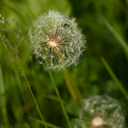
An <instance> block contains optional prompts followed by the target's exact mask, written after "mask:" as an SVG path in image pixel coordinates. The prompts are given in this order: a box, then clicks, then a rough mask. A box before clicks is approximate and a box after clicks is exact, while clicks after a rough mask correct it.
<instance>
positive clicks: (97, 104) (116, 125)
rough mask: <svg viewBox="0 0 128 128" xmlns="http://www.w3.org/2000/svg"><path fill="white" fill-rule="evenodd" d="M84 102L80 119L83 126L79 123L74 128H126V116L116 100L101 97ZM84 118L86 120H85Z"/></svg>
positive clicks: (105, 96)
mask: <svg viewBox="0 0 128 128" xmlns="http://www.w3.org/2000/svg"><path fill="white" fill-rule="evenodd" d="M82 102H83V108H82V112H81V114H80V118H81V120H82V121H83V123H82V126H80V123H79V124H78V126H77V125H75V126H74V128H80V127H82V128H122V127H123V126H124V115H123V112H122V109H121V106H120V105H119V102H118V101H117V100H116V99H113V98H111V97H109V96H107V95H101V96H95V97H91V98H88V99H85V100H83V101H82ZM84 116H85V119H86V120H84ZM83 125H84V126H83Z"/></svg>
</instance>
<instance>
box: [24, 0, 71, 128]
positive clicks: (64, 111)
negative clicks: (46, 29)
mask: <svg viewBox="0 0 128 128" xmlns="http://www.w3.org/2000/svg"><path fill="white" fill-rule="evenodd" d="M23 1H24V3H25V5H26V6H27V7H28V9H29V12H30V13H31V14H32V15H33V17H34V19H35V20H36V17H35V16H34V14H33V13H32V11H31V9H30V8H29V6H28V3H27V2H26V0H23ZM42 52H43V51H42ZM43 54H44V53H43ZM45 63H46V64H47V62H46V61H45ZM48 73H49V75H50V78H51V81H52V83H53V86H54V89H55V91H56V94H57V96H58V98H59V101H60V105H61V107H62V110H63V113H64V116H65V119H66V121H67V123H68V126H69V128H71V124H70V120H69V117H68V114H67V112H66V110H65V107H64V105H63V102H62V99H61V96H60V93H59V91H58V89H57V87H56V84H55V82H54V79H53V76H52V73H51V71H48ZM26 80H27V79H26ZM27 83H28V82H27ZM28 85H29V84H28ZM29 89H30V88H29ZM30 90H31V89H30ZM31 92H32V90H31ZM32 94H33V93H32ZM33 96H34V95H33ZM34 99H35V98H34ZM35 101H36V100H35ZM37 106H38V104H37ZM39 112H40V109H39Z"/></svg>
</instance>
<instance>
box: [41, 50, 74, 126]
mask: <svg viewBox="0 0 128 128" xmlns="http://www.w3.org/2000/svg"><path fill="white" fill-rule="evenodd" d="M42 54H43V55H44V51H43V50H42ZM45 63H46V65H47V61H46V60H45ZM48 73H49V76H50V78H51V81H52V84H53V86H54V89H55V92H56V94H57V96H58V99H59V102H60V105H61V108H62V111H63V113H64V116H65V119H66V121H67V123H68V127H69V128H71V124H70V120H69V117H68V114H67V112H66V110H65V107H64V104H63V102H62V99H61V96H60V93H59V91H58V88H57V86H56V84H55V82H54V79H53V75H52V73H51V71H50V70H48Z"/></svg>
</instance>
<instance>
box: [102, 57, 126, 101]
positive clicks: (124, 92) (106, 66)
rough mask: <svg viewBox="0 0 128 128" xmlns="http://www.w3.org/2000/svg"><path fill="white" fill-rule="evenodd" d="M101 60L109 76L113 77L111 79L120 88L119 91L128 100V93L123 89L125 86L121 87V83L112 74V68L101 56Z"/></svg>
mask: <svg viewBox="0 0 128 128" xmlns="http://www.w3.org/2000/svg"><path fill="white" fill-rule="evenodd" d="M101 60H102V62H103V64H104V66H105V68H106V69H107V71H108V73H109V74H110V76H111V77H112V78H113V80H114V81H115V83H116V85H117V86H118V88H119V89H120V91H121V92H122V93H123V94H124V96H125V98H126V99H127V100H128V93H127V91H126V90H125V88H124V87H123V85H122V84H121V83H120V81H119V80H118V79H117V77H116V75H115V74H114V72H113V71H112V69H111V68H110V66H109V65H108V63H107V62H106V60H105V59H104V58H103V57H102V58H101Z"/></svg>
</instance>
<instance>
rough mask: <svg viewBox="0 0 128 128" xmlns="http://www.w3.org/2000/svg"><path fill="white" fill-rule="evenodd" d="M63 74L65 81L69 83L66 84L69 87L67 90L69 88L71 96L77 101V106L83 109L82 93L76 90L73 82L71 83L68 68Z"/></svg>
mask: <svg viewBox="0 0 128 128" xmlns="http://www.w3.org/2000/svg"><path fill="white" fill-rule="evenodd" d="M63 74H64V78H65V81H66V83H67V84H66V85H67V88H68V90H69V92H70V94H71V96H72V97H73V99H74V100H75V101H76V103H77V105H78V106H79V107H81V102H80V99H81V97H82V96H81V95H80V92H79V90H78V88H76V87H74V86H73V84H72V81H71V79H70V77H69V73H68V71H67V69H66V68H65V69H64V70H63ZM78 94H79V95H78Z"/></svg>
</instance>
